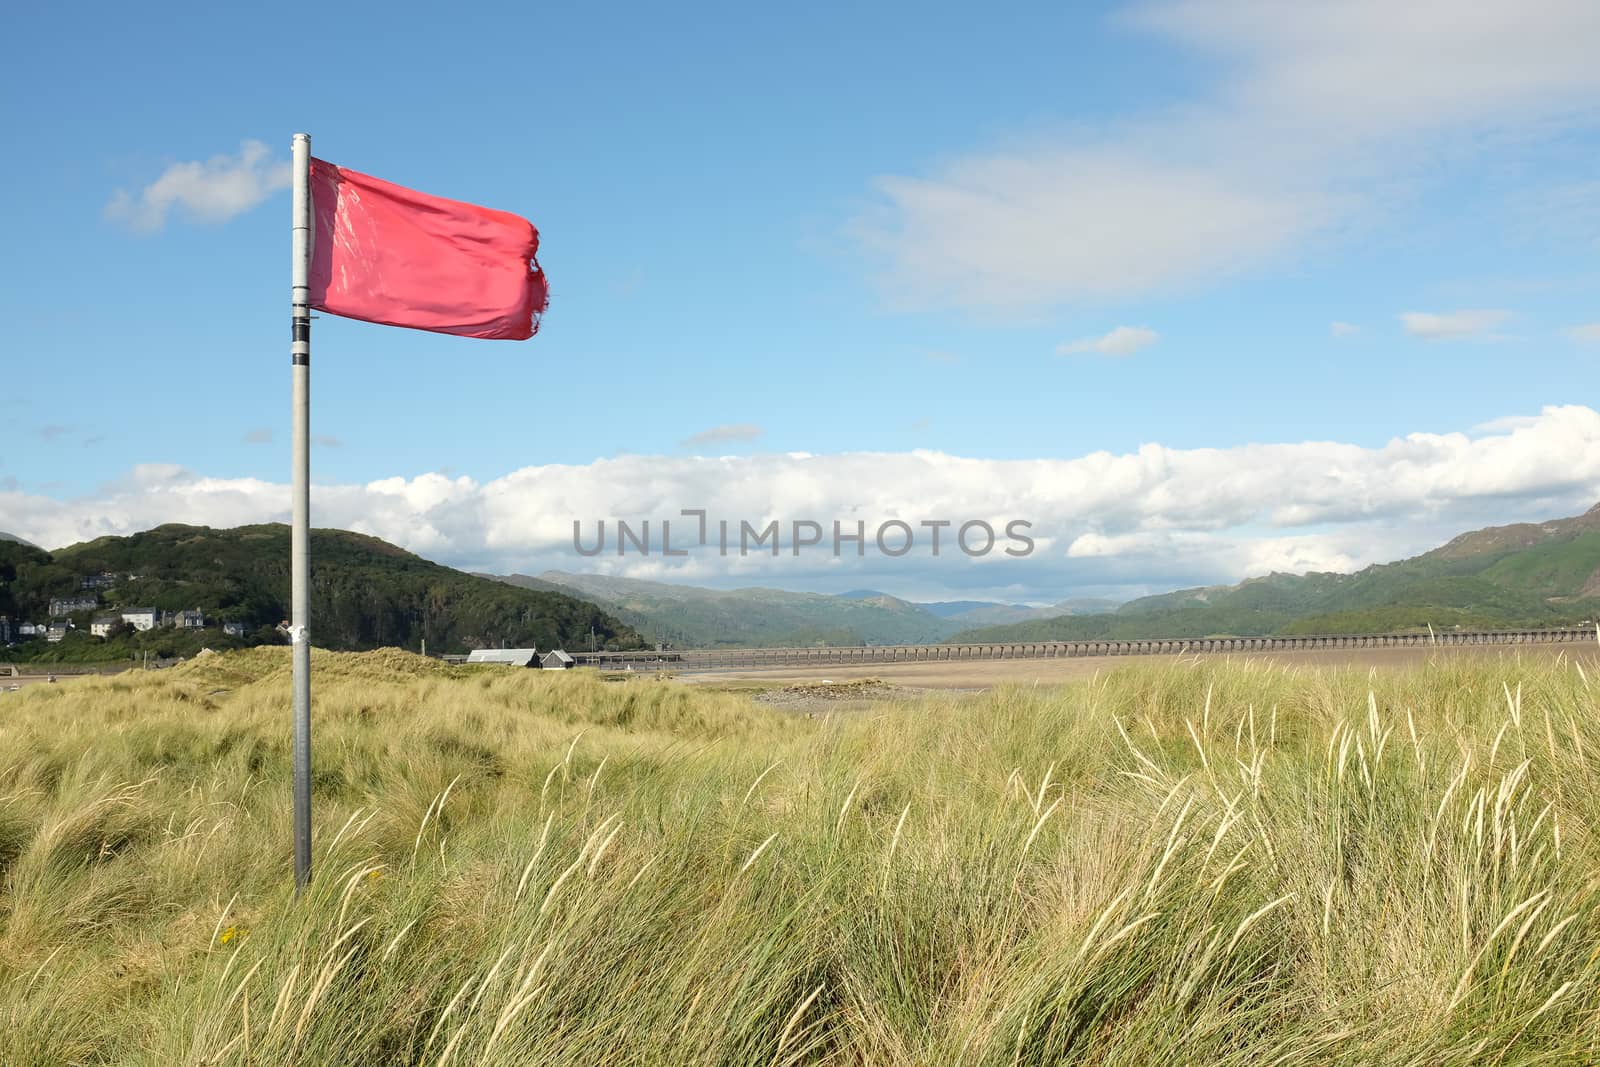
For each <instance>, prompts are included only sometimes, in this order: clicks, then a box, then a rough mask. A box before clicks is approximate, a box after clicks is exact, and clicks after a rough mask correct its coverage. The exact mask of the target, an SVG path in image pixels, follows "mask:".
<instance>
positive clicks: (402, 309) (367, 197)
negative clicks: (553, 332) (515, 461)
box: [310, 159, 549, 341]
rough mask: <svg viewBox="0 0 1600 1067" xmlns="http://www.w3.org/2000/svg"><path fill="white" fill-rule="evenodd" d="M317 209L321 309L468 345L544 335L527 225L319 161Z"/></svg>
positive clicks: (314, 256)
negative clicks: (457, 339)
mask: <svg viewBox="0 0 1600 1067" xmlns="http://www.w3.org/2000/svg"><path fill="white" fill-rule="evenodd" d="M311 203H312V217H313V223H312V234H311V278H310V282H311V306H312V307H314V308H318V309H320V310H322V311H326V312H329V313H331V314H334V315H343V316H345V317H346V318H351V319H361V320H363V321H365V322H377V323H382V324H383V325H385V326H407V327H410V328H411V329H414V330H432V331H433V332H435V333H453V334H457V335H459V336H462V337H494V338H504V339H507V340H513V341H521V340H526V339H527V338H529V337H532V336H533V335H534V333H535V332H536V331H537V330H538V329H539V316H540V315H541V314H542V313H543V312H544V309H545V304H546V302H547V300H548V298H549V290H548V288H547V287H546V285H545V279H544V272H543V271H542V270H540V269H539V261H538V259H537V258H536V257H537V254H538V251H539V231H538V230H536V229H534V226H533V223H531V222H529V221H528V220H527V219H525V218H522V217H521V216H519V215H513V214H511V213H510V212H507V211H492V210H490V209H489V208H483V207H478V206H477V205H475V204H463V203H462V202H461V201H459V200H445V199H443V198H441V197H437V196H428V195H427V194H426V193H419V192H416V191H414V190H411V189H404V188H401V187H400V186H398V185H395V184H393V183H391V182H386V181H382V180H380V179H378V178H373V177H369V176H368V175H365V174H358V173H357V172H355V171H353V170H346V169H344V168H343V167H336V166H334V165H333V164H332V163H326V162H324V161H322V160H320V159H313V160H312V161H311Z"/></svg>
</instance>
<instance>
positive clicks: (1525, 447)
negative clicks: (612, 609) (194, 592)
mask: <svg viewBox="0 0 1600 1067" xmlns="http://www.w3.org/2000/svg"><path fill="white" fill-rule="evenodd" d="M1597 499H1600V412H1597V411H1595V410H1594V409H1592V408H1588V407H1581V406H1569V407H1550V408H1546V409H1544V410H1543V411H1542V412H1541V413H1540V414H1538V415H1533V416H1515V417H1508V418H1505V419H1499V420H1494V422H1492V423H1490V424H1489V426H1488V427H1479V428H1476V429H1474V430H1473V431H1472V432H1470V433H1447V434H1431V433H1416V434H1409V435H1407V436H1405V437H1397V438H1395V439H1393V440H1391V441H1389V442H1388V443H1386V444H1384V445H1382V446H1379V447H1375V448H1367V447H1362V446H1358V445H1353V444H1343V443H1338V442H1326V441H1310V442H1300V443H1286V444H1257V445H1243V446H1239V447H1236V448H1225V449H1172V448H1166V447H1164V446H1162V445H1158V444H1147V445H1144V446H1143V447H1141V448H1140V449H1138V450H1137V451H1135V452H1130V453H1124V454H1120V455H1113V454H1111V453H1106V452H1097V453H1092V454H1090V455H1085V456H1079V457H1077V458H1072V459H1033V460H987V459H972V458H967V457H961V456H951V455H947V454H944V453H940V452H930V451H913V452H902V453H846V454H841V455H826V456H807V455H770V454H768V455H759V456H748V457H727V456H725V457H716V458H711V457H699V456H625V457H619V458H613V459H601V460H596V461H595V462H593V463H590V464H587V465H582V466H576V465H572V466H556V465H551V466H541V467H525V468H522V469H520V470H516V471H512V472H511V473H509V474H506V475H505V476H504V477H501V478H497V479H495V480H493V481H489V482H484V483H479V482H477V481H474V480H472V479H470V478H449V477H446V476H444V475H442V474H422V475H419V476H416V477H412V478H402V477H394V478H386V479H382V480H379V481H373V482H368V483H365V484H321V485H317V486H315V487H314V488H313V491H312V509H313V521H314V522H315V523H316V524H317V525H318V526H336V527H343V528H346V529H352V530H358V531H360V532H363V533H369V534H373V535H376V536H378V537H383V538H385V539H387V540H390V541H393V542H395V543H397V544H400V545H402V546H404V547H406V548H409V549H411V550H413V551H415V552H418V553H420V554H422V555H424V556H427V557H428V558H431V559H437V560H440V561H441V562H446V563H450V564H453V565H457V566H463V567H467V568H470V569H474V570H490V571H495V572H499V573H509V572H511V571H521V572H524V573H537V572H538V571H540V570H543V569H547V568H551V567H555V568H561V569H567V570H594V569H606V570H609V571H611V572H614V573H624V574H630V575H633V576H636V577H654V578H667V579H671V580H678V581H700V582H711V583H720V584H727V583H730V582H736V583H739V584H746V585H749V584H757V583H769V584H783V585H788V586H791V587H799V588H818V589H832V590H834V591H838V590H842V589H847V588H852V587H863V586H866V587H870V588H881V589H888V590H890V591H895V590H897V589H907V590H908V589H915V590H918V591H919V595H931V594H932V593H935V592H938V591H940V590H942V591H944V592H945V593H949V594H960V595H962V596H966V595H974V596H977V595H982V596H996V597H1001V598H1009V599H1017V598H1018V597H1019V596H1020V597H1021V598H1022V599H1036V600H1041V601H1047V602H1048V601H1052V600H1054V599H1059V598H1060V597H1062V596H1065V595H1069V594H1071V593H1073V592H1074V591H1077V590H1084V589H1091V588H1092V589H1095V590H1098V591H1099V592H1102V593H1103V592H1106V591H1108V590H1111V589H1122V590H1125V591H1128V592H1130V593H1139V592H1143V591H1145V590H1148V589H1160V588H1172V587H1176V586H1181V585H1197V584H1209V583H1213V582H1224V581H1236V580H1238V579H1240V578H1243V577H1247V576H1249V575H1252V574H1259V573H1262V572H1264V571H1268V570H1297V571H1298V570H1307V569H1315V570H1326V569H1334V570H1349V569H1352V568H1355V567H1359V566H1364V565H1366V564H1368V563H1374V562H1382V561H1386V560H1391V559H1395V558H1398V557H1400V556H1403V555H1407V554H1411V553H1415V552H1418V551H1422V550H1425V549H1428V548H1431V547H1434V546H1435V545H1438V544H1442V543H1443V542H1444V541H1446V540H1448V539H1449V538H1451V537H1453V536H1454V535H1455V534H1457V533H1460V532H1462V531H1463V530H1467V529H1473V528H1476V527H1479V526H1485V525H1492V524H1500V523H1507V522H1515V521H1527V520H1535V519H1542V518H1549V517H1553V516H1558V515H1569V514H1576V513H1578V512H1581V511H1583V510H1585V509H1586V508H1588V507H1589V506H1590V505H1592V504H1593V503H1594V502H1595V501H1596V500H1597ZM684 508H704V509H706V511H707V513H708V518H709V519H710V520H711V522H712V525H713V529H715V522H716V520H717V519H719V518H723V519H728V520H730V521H731V522H732V523H733V524H734V529H735V531H736V530H737V524H738V521H739V520H741V519H745V520H748V521H750V522H751V523H753V524H764V523H766V522H767V521H769V520H771V519H779V520H780V521H782V522H784V523H788V522H791V521H793V520H796V519H813V520H816V521H818V522H822V523H824V524H827V525H828V526H829V527H830V528H831V523H832V522H833V521H834V520H839V521H841V522H843V523H845V529H846V532H849V531H850V530H852V529H853V524H854V523H855V522H856V521H857V520H860V521H863V522H865V523H866V524H867V528H868V531H869V537H870V536H871V531H872V530H874V529H875V528H876V526H877V524H879V523H881V522H884V521H885V520H888V519H893V518H899V519H902V520H904V521H907V522H910V523H912V524H913V526H916V525H917V524H918V523H920V522H921V521H922V520H925V519H926V520H939V519H948V520H952V521H955V522H961V521H964V520H967V519H983V520H986V521H988V522H990V523H991V524H993V525H994V526H995V527H996V529H997V530H1002V531H1003V529H1004V524H1005V523H1006V522H1007V521H1009V520H1011V519H1019V518H1020V519H1026V520H1028V521H1031V522H1032V523H1033V527H1032V530H1031V531H1030V533H1031V535H1032V536H1033V537H1035V538H1036V539H1037V543H1038V547H1037V549H1036V551H1035V553H1034V555H1033V556H1032V557H1030V558H1028V559H1025V560H1016V559H1010V558H1006V557H1001V556H1000V555H999V554H998V553H996V554H994V555H991V556H988V557H985V558H983V559H981V560H969V559H967V558H966V557H964V556H962V555H961V554H959V553H952V552H951V551H949V548H948V546H949V544H950V541H949V534H948V533H947V534H946V540H945V542H944V544H945V546H946V550H945V551H944V552H943V553H942V554H941V556H940V557H939V558H937V559H935V558H932V557H930V556H929V555H928V554H927V552H926V551H925V549H926V542H925V541H924V542H922V543H921V547H919V549H918V550H917V551H915V552H914V553H913V554H911V555H908V556H905V557H902V558H884V557H882V556H879V555H878V554H877V553H876V552H875V551H874V550H871V549H869V550H868V553H867V555H866V556H865V557H863V558H857V557H855V556H854V555H850V554H848V553H847V554H846V556H845V557H844V558H843V559H839V560H834V559H831V558H828V554H827V553H824V554H822V555H815V554H802V556H800V557H799V558H796V557H794V556H792V555H790V554H789V553H788V552H784V553H783V554H782V555H780V556H778V557H776V558H774V557H773V556H771V555H770V554H764V553H761V552H755V553H753V554H751V555H750V556H747V557H742V558H741V557H740V556H739V555H738V554H737V550H736V549H735V551H734V553H733V554H731V555H729V556H727V557H722V556H719V555H718V554H717V552H716V551H715V549H714V548H713V549H711V550H700V551H696V552H694V553H693V554H691V555H690V556H688V557H684V558H679V557H673V558H670V559H668V558H663V557H662V556H661V555H660V554H659V551H658V552H656V553H654V554H652V555H650V556H647V557H644V556H639V555H635V554H630V555H628V556H625V557H620V558H619V557H618V556H617V555H616V554H615V552H614V525H612V524H614V521H615V520H616V519H618V518H623V519H627V520H628V521H629V522H630V523H632V524H634V525H635V528H637V525H638V523H639V522H641V521H643V520H649V521H650V523H651V529H652V536H653V537H655V538H657V539H659V536H660V522H661V520H663V519H670V520H672V521H673V540H674V544H675V545H682V544H683V541H684V540H685V539H686V537H687V533H688V532H689V531H693V530H694V529H695V526H696V523H695V520H693V519H686V518H683V517H681V516H680V511H681V509H684ZM0 514H3V515H5V516H6V528H7V529H8V530H11V531H12V532H14V533H16V534H18V535H20V536H22V537H25V538H27V539H29V540H31V541H34V542H35V543H38V544H43V545H47V546H52V547H55V546H61V545H65V544H68V543H72V542H77V541H83V540H88V539H90V538H94V537H99V536H102V535H106V534H124V533H130V532H132V531H135V530H140V529H146V528H149V527H151V526H154V525H158V524H160V523H164V522H188V523H200V524H204V525H209V526H233V525H238V524H240V523H246V522H263V521H280V522H281V521H286V520H287V518H288V515H289V489H288V486H287V485H285V484H282V483H274V482H264V481H260V480H257V479H248V478H210V477H206V476H204V475H202V474H198V473H194V472H190V471H186V470H184V469H182V468H179V467H175V466H172V465H167V464H146V465H143V466H140V467H137V468H135V469H134V470H133V471H132V472H131V473H130V474H129V476H128V477H127V478H126V479H124V480H123V481H122V482H120V483H118V484H116V485H112V486H108V487H106V488H105V489H104V490H103V491H102V492H99V493H97V494H95V495H93V496H90V497H83V498H77V499H69V500H58V499H54V498H51V497H47V496H41V495H37V494H30V493H24V492H21V491H18V490H17V489H16V488H14V487H13V488H12V489H11V490H9V491H5V492H0ZM600 519H605V520H607V522H608V526H610V527H611V531H612V533H611V534H608V536H610V537H611V541H610V542H609V543H610V544H611V545H612V546H613V550H612V551H608V553H607V554H606V555H604V556H601V557H595V558H585V557H582V556H579V555H578V554H577V553H576V552H574V550H573V545H572V524H573V521H574V520H579V521H581V523H582V524H583V530H584V538H585V543H586V544H588V543H591V540H592V537H593V533H594V530H595V526H596V523H597V522H598V520H600ZM714 540H715V539H714V536H713V543H714ZM658 548H659V541H658ZM1019 591H1020V592H1019ZM951 598H953V597H951V596H947V597H945V599H951Z"/></svg>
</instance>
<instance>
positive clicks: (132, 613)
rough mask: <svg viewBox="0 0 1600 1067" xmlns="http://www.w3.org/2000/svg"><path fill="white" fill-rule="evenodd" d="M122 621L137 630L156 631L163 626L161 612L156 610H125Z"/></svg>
mask: <svg viewBox="0 0 1600 1067" xmlns="http://www.w3.org/2000/svg"><path fill="white" fill-rule="evenodd" d="M122 621H123V622H125V623H127V624H128V625H129V626H131V627H133V628H134V629H135V630H139V631H141V632H142V631H144V630H154V629H155V628H156V627H157V626H159V625H161V612H159V611H157V610H156V609H155V608H124V609H123V612H122Z"/></svg>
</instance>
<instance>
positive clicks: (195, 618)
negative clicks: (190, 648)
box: [172, 608, 206, 630]
mask: <svg viewBox="0 0 1600 1067" xmlns="http://www.w3.org/2000/svg"><path fill="white" fill-rule="evenodd" d="M205 624H206V616H205V612H203V611H201V610H200V609H199V608H195V609H194V610H193V611H180V612H178V613H177V614H176V615H174V616H173V619H172V625H174V626H176V627H177V628H178V629H180V630H199V629H202V628H204V626H205Z"/></svg>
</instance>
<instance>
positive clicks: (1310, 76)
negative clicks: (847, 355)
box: [854, 0, 1600, 310]
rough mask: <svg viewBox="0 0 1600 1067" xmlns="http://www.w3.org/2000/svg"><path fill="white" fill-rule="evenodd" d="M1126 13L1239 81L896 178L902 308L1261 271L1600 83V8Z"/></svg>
mask: <svg viewBox="0 0 1600 1067" xmlns="http://www.w3.org/2000/svg"><path fill="white" fill-rule="evenodd" d="M1118 21H1120V22H1121V23H1122V24H1124V25H1125V26H1126V27H1127V28H1130V29H1131V30H1133V31H1134V32H1137V33H1143V34H1147V35H1151V36H1153V37H1156V38H1159V39H1161V40H1162V41H1164V42H1167V43H1170V44H1172V45H1174V46H1176V48H1177V49H1179V50H1180V51H1182V52H1184V53H1187V54H1188V55H1189V56H1191V57H1193V58H1195V59H1197V60H1199V61H1200V62H1202V63H1205V64H1207V65H1209V66H1211V67H1214V68H1215V69H1218V70H1220V71H1221V72H1222V74H1221V76H1220V78H1219V80H1218V82H1217V84H1216V85H1215V86H1214V88H1213V89H1212V90H1211V91H1210V92H1209V93H1206V94H1202V95H1201V97H1200V99H1199V100H1198V101H1196V102H1194V103H1191V104H1189V105H1186V106H1184V107H1183V108H1181V109H1174V110H1172V111H1169V112H1166V113H1156V114H1149V115H1142V116H1139V117H1137V118H1130V119H1126V120H1123V121H1120V122H1111V123H1108V124H1103V125H1100V126H1079V127H1075V128H1072V129H1069V130H1067V131H1064V132H1060V133H1057V134H1054V135H1047V136H1043V137H1037V138H1035V139H1034V140H1033V141H1031V142H1029V143H1025V144H1022V145H1020V146H1008V147H1006V148H1004V149H988V150H984V149H980V150H977V151H974V152H973V153H971V154H968V155H966V156H963V157H958V158H956V159H954V160H951V161H949V162H948V163H945V164H943V165H941V166H939V167H937V168H934V169H932V170H931V171H929V172H926V173H921V174H892V175H884V176H881V177H879V178H878V179H876V181H875V182H874V186H875V188H876V191H877V193H878V194H879V195H878V198H877V202H876V206H875V208H874V209H873V210H870V211H869V212H867V213H866V214H865V215H864V216H863V217H861V218H860V219H858V220H857V222H856V225H855V227H854V229H855V232H856V234H857V236H858V237H859V238H860V240H861V241H862V243H863V246H864V248H865V249H866V251H867V252H868V253H869V254H870V255H871V256H872V258H873V259H874V260H875V261H876V262H877V264H878V265H879V267H880V273H881V280H882V282H883V287H884V290H885V293H886V295H887V296H888V298H889V299H890V300H891V302H893V303H896V304H901V305H909V306H927V305H943V304H947V303H951V302H954V303H957V304H961V305H965V306H968V307H972V308H983V309H988V310H995V309H1001V310H1004V309H1007V308H1011V309H1028V308H1034V307H1039V306H1048V305H1051V304H1057V303H1063V302H1071V301H1080V300H1086V299H1088V300H1093V299H1101V298H1107V297H1120V296H1128V295H1137V294H1141V293H1145V292H1148V291H1151V290H1167V289H1172V288H1175V287H1181V286H1189V285H1193V284H1196V283H1203V282H1208V281H1210V280H1212V279H1214V278H1216V277H1217V276H1219V275H1225V274H1228V273H1232V272H1238V271H1243V270H1249V269H1253V268H1258V267H1260V266H1262V265H1263V264H1265V263H1268V262H1270V261H1272V260H1274V259H1276V258H1278V257H1282V256H1285V255H1289V254H1292V253H1293V252H1295V251H1297V250H1298V249H1300V248H1301V247H1303V246H1304V245H1305V244H1306V243H1307V242H1308V241H1309V240H1310V239H1312V238H1313V237H1315V236H1317V235H1321V234H1328V233H1333V232H1335V231H1336V230H1338V229H1339V228H1341V227H1347V226H1348V224H1350V223H1353V222H1355V223H1359V222H1361V221H1363V220H1364V219H1365V218H1366V216H1367V215H1368V214H1369V213H1371V212H1372V211H1374V210H1382V208H1383V206H1384V205H1383V204H1382V202H1381V201H1380V200H1378V199H1375V198H1378V197H1381V196H1383V195H1387V194H1386V193H1385V192H1383V191H1387V190H1391V189H1394V188H1395V187H1397V186H1401V185H1404V184H1405V183H1406V182H1408V181H1410V180H1412V179H1413V178H1416V177H1417V176H1423V175H1426V174H1427V173H1428V170H1429V168H1430V167H1436V166H1437V158H1438V155H1439V151H1438V149H1439V147H1440V145H1442V144H1444V145H1448V146H1449V150H1450V151H1453V152H1462V153H1470V152H1472V151H1481V150H1482V146H1483V144H1484V143H1485V142H1486V141H1488V140H1490V138H1485V137H1481V136H1475V135H1481V134H1489V135H1495V134H1499V133H1503V132H1505V131H1508V130H1509V131H1511V132H1513V133H1514V134H1516V135H1518V136H1523V137H1528V136H1540V135H1545V134H1548V133H1552V132H1559V130H1560V129H1561V128H1562V127H1563V126H1565V125H1567V124H1569V123H1571V122H1572V121H1574V119H1573V116H1574V115H1583V114H1585V111H1584V109H1585V108H1587V107H1588V106H1589V104H1590V101H1591V100H1592V99H1593V97H1594V94H1595V93H1596V92H1597V91H1600V64H1596V63H1594V62H1593V49H1594V42H1595V41H1596V40H1597V39H1600V5H1596V4H1594V3H1592V2H1591V0H1479V2H1477V3H1473V4H1471V5H1468V7H1467V8H1463V6H1462V5H1460V4H1459V3H1454V2H1452V0H1418V2H1416V3H1411V4H1408V5H1406V6H1405V12H1404V16H1403V17H1401V16H1400V15H1397V14H1396V8H1395V6H1394V5H1393V4H1391V3H1388V2H1387V0H1334V2H1327V3H1318V4H1285V3H1276V2H1273V0H1155V2H1148V3H1140V4H1135V5H1134V6H1133V7H1132V8H1130V9H1128V10H1127V11H1126V12H1125V13H1124V14H1123V15H1121V16H1119V17H1118Z"/></svg>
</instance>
